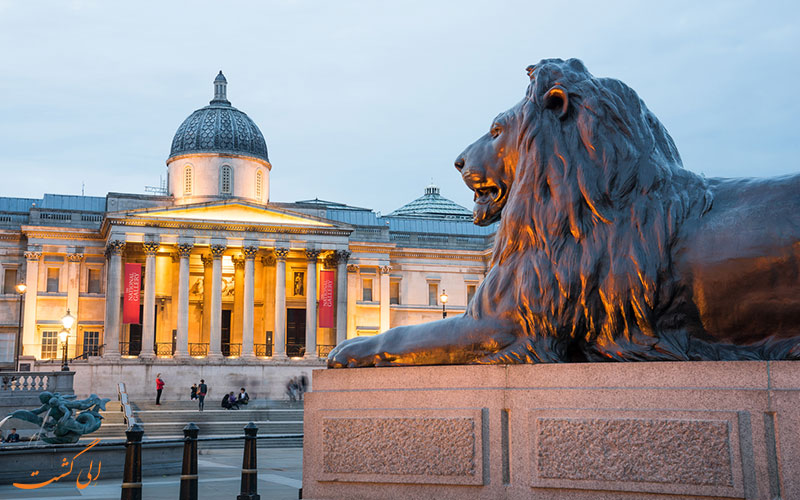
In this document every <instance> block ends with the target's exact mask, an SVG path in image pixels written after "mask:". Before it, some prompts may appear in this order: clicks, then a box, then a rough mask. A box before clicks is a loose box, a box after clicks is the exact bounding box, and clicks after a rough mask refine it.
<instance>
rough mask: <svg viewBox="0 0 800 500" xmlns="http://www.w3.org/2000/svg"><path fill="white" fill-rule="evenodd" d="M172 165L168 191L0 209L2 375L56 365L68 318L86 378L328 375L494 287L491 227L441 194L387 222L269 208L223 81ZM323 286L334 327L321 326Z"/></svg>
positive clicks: (265, 184)
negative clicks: (131, 296) (249, 371)
mask: <svg viewBox="0 0 800 500" xmlns="http://www.w3.org/2000/svg"><path fill="white" fill-rule="evenodd" d="M166 164H167V172H168V180H167V184H166V186H167V189H166V190H165V192H160V193H154V194H126V193H109V194H108V195H107V196H105V197H89V196H69V195H56V194H46V195H44V197H43V198H40V199H28V198H13V197H4V198H0V280H2V283H0V289H1V290H2V292H3V293H2V295H0V367H5V368H13V361H14V358H15V353H16V349H17V345H18V343H17V338H18V337H19V338H20V344H21V350H20V354H21V355H22V360H23V361H26V362H31V361H32V362H33V363H34V364H37V365H41V364H46V363H48V360H52V362H53V363H57V362H58V361H60V359H61V358H62V356H63V352H64V347H65V346H64V344H62V343H60V342H59V339H58V333H59V332H60V330H61V321H60V318H61V317H62V316H64V314H66V311H67V310H69V312H70V314H71V315H73V316H74V317H75V318H76V323H75V326H74V327H73V328H72V329H71V330H70V332H69V335H68V342H67V345H66V349H67V357H68V359H69V361H70V366H71V367H74V368H75V369H78V370H80V369H81V368H80V367H81V366H82V363H84V364H89V365H91V364H93V363H95V364H97V363H101V364H103V363H104V364H105V365H109V363H110V364H112V365H113V364H123V365H124V364H125V363H136V364H145V365H146V364H152V363H156V364H159V363H160V364H164V363H167V364H169V363H174V364H177V365H180V364H186V363H189V364H192V363H194V364H197V363H200V364H220V363H222V364H224V363H231V362H233V361H234V360H236V361H237V362H241V363H242V364H243V365H251V364H254V363H255V364H266V365H269V364H275V365H281V366H285V365H291V364H292V363H306V364H307V363H312V364H321V363H322V362H321V361H319V360H321V359H322V358H324V357H325V356H326V355H327V353H328V351H329V350H330V349H331V348H332V347H334V346H335V345H336V344H337V343H338V342H341V341H342V340H343V339H345V338H349V337H354V336H358V335H374V334H377V333H379V332H382V331H385V330H386V329H388V328H390V327H393V326H397V325H403V324H413V323H419V322H422V321H430V320H434V319H438V318H441V317H442V315H443V313H445V312H446V313H448V314H459V313H461V312H463V311H464V309H465V307H466V304H467V302H468V300H469V298H470V297H471V295H472V293H474V291H475V289H476V287H477V285H478V283H479V282H480V281H481V280H482V279H483V277H484V275H485V273H486V270H487V265H488V258H489V255H490V249H491V245H492V237H493V231H494V228H492V227H489V228H481V227H477V226H474V225H473V224H472V223H471V220H470V219H471V214H470V212H469V210H467V209H465V208H463V207H460V206H458V205H456V204H455V203H453V202H452V201H449V200H447V199H446V198H444V197H442V196H441V195H440V193H439V190H438V188H436V187H435V186H432V185H431V186H428V187H427V188H426V189H425V193H424V195H423V196H422V197H420V198H417V199H415V200H413V201H412V202H410V203H409V204H407V205H405V206H404V207H401V208H399V209H398V210H396V211H395V212H393V213H391V214H389V215H386V216H381V215H379V214H377V213H375V212H374V211H372V210H370V209H366V208H359V207H353V206H349V205H347V204H343V203H334V202H327V201H322V200H318V199H313V200H304V201H297V202H294V203H276V202H272V201H271V200H270V179H269V176H270V172H271V169H272V165H271V164H270V162H269V157H268V154H267V146H266V142H265V140H264V137H263V135H262V134H261V132H260V130H259V129H258V127H257V126H256V125H255V123H254V122H253V121H252V120H251V119H250V118H249V117H248V116H247V115H246V114H245V113H243V112H242V111H240V110H238V109H236V108H234V107H233V106H231V103H230V102H229V101H228V99H227V82H226V80H225V77H224V76H223V75H222V73H221V72H220V74H219V75H218V76H217V78H216V79H215V81H214V98H213V99H212V100H211V102H210V103H209V105H208V106H206V107H203V108H201V109H198V110H197V111H195V112H193V113H192V114H191V115H190V116H189V117H188V118H187V119H186V120H185V121H184V122H183V124H181V125H180V127H179V128H178V131H177V132H176V134H175V137H174V138H173V141H172V148H171V151H170V155H169V157H168V158H167V161H166ZM125 264H139V265H140V266H141V280H140V286H139V290H138V293H139V297H138V300H139V303H140V306H139V307H140V313H139V315H138V318H139V320H138V322H125V321H123V315H122V309H123V299H124V297H123V291H124V289H125V286H126V284H125V283H124V270H125ZM322 271H331V272H332V276H333V283H332V285H331V283H330V281H324V280H323V279H322V275H321V272H322ZM326 276H330V274H326ZM19 283H24V284H25V285H26V291H25V293H24V294H22V295H20V294H19V293H18V291H17V289H16V288H15V285H17V284H19ZM324 283H325V284H327V286H332V297H333V304H332V305H331V304H327V307H331V306H332V308H333V317H334V321H333V324H332V325H325V326H324V327H323V325H321V324H320V322H319V317H320V316H319V306H318V303H319V301H320V299H321V298H322V294H321V293H320V287H321V286H322V285H323V284H324ZM443 293H444V294H446V296H447V303H446V304H442V302H441V296H442V294H443ZM327 297H330V295H328V296H327ZM445 307H446V311H443V309H444V308H445ZM112 371H113V370H112Z"/></svg>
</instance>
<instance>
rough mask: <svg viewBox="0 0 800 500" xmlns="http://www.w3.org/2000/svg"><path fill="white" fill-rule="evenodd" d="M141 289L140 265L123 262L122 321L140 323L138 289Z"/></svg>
mask: <svg viewBox="0 0 800 500" xmlns="http://www.w3.org/2000/svg"><path fill="white" fill-rule="evenodd" d="M141 289H142V265H141V264H127V263H126V264H125V295H124V296H123V300H122V322H123V323H125V324H129V323H133V324H138V323H141V321H140V320H139V291H140V290H141Z"/></svg>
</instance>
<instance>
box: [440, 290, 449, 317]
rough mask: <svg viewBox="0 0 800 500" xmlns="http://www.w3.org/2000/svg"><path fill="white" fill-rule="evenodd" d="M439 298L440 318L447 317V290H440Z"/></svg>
mask: <svg viewBox="0 0 800 500" xmlns="http://www.w3.org/2000/svg"><path fill="white" fill-rule="evenodd" d="M439 300H441V301H442V319H444V318H446V317H447V292H446V291H445V290H442V294H441V295H439Z"/></svg>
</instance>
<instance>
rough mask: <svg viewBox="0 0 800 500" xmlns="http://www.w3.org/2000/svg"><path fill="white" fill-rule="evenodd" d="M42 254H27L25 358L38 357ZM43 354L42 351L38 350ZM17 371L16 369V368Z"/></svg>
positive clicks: (23, 342) (23, 331) (23, 336)
mask: <svg viewBox="0 0 800 500" xmlns="http://www.w3.org/2000/svg"><path fill="white" fill-rule="evenodd" d="M41 258H42V253H41V252H25V259H26V260H27V267H26V269H25V285H26V286H27V287H28V288H27V289H26V290H25V295H24V297H23V300H24V301H25V317H24V321H25V322H24V323H23V326H22V353H23V355H25V356H36V355H37V354H38V353H37V349H36V347H37V346H36V296H37V295H38V291H39V259H41ZM38 351H39V353H41V350H38ZM14 369H15V370H16V367H15V368H14Z"/></svg>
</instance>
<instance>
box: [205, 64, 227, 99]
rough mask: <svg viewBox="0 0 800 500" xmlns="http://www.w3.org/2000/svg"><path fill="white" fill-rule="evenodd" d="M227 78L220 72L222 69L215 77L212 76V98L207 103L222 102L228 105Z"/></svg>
mask: <svg viewBox="0 0 800 500" xmlns="http://www.w3.org/2000/svg"><path fill="white" fill-rule="evenodd" d="M227 87H228V80H226V79H225V75H223V74H222V70H220V71H219V74H218V75H217V77H216V78H214V98H213V99H212V100H211V102H209V104H222V105H223V106H224V105H227V106H230V105H231V102H230V101H229V100H228V96H227V94H228V89H227Z"/></svg>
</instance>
